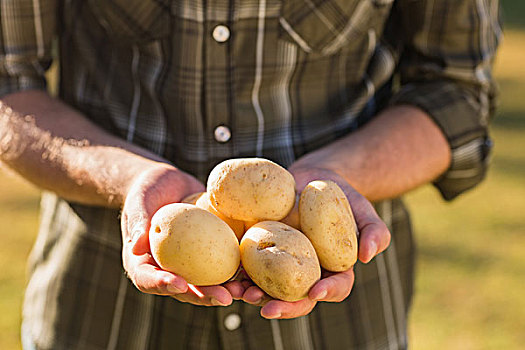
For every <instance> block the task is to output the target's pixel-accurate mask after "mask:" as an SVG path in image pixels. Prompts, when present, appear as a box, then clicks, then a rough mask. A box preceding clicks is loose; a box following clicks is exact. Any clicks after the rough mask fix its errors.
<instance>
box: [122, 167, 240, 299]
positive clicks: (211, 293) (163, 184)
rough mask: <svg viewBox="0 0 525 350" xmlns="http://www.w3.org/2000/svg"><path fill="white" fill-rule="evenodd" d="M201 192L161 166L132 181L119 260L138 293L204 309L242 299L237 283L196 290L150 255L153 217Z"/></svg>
mask: <svg viewBox="0 0 525 350" xmlns="http://www.w3.org/2000/svg"><path fill="white" fill-rule="evenodd" d="M204 190H205V189H204V186H203V184H202V183H200V182H199V181H198V180H197V179H195V178H194V177H193V176H191V175H189V174H187V173H185V172H182V171H180V170H178V169H176V168H174V167H171V166H169V165H165V164H160V163H159V164H158V165H155V166H152V167H151V168H149V169H146V170H144V171H143V172H142V173H141V174H139V175H138V176H137V178H136V179H135V180H134V181H133V184H132V185H131V186H130V188H129V191H128V194H127V196H126V200H125V202H124V207H123V209H122V217H121V228H122V238H123V247H122V259H123V265H124V269H125V271H126V273H127V275H128V277H129V278H130V280H131V281H132V282H133V284H135V286H136V287H137V288H138V289H139V290H140V291H142V292H144V293H148V294H156V295H165V296H171V297H173V298H175V299H177V300H180V301H182V302H187V303H192V304H196V305H207V306H217V305H229V304H231V303H232V299H240V298H241V297H242V294H243V292H244V288H243V286H242V284H241V283H240V282H238V281H232V282H228V283H225V284H224V285H219V286H207V287H198V288H195V287H193V286H192V285H188V283H187V282H186V281H185V280H184V279H183V278H182V277H180V276H177V275H176V274H174V273H171V272H169V271H165V270H162V269H161V268H160V267H159V266H158V264H157V263H156V262H155V259H154V258H153V256H152V254H151V250H150V244H149V228H150V222H151V218H152V217H153V214H155V212H156V211H157V210H158V209H160V208H161V207H163V206H164V205H167V204H170V203H176V202H180V201H181V200H182V199H183V198H184V197H186V196H188V195H190V194H193V193H196V192H202V191H204Z"/></svg>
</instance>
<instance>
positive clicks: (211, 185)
mask: <svg viewBox="0 0 525 350" xmlns="http://www.w3.org/2000/svg"><path fill="white" fill-rule="evenodd" d="M207 192H209V193H210V196H211V200H212V204H213V206H214V207H215V208H216V209H217V210H219V211H220V212H221V213H223V214H224V215H226V216H227V217H230V218H232V219H236V220H242V221H248V222H253V221H264V220H276V221H278V220H281V219H282V218H284V217H285V216H286V215H288V213H289V212H290V210H291V209H292V208H293V206H294V202H295V180H294V178H293V176H292V174H290V173H289V172H288V171H287V170H286V169H284V168H283V167H281V166H280V165H278V164H276V163H274V162H271V161H269V160H267V159H261V158H241V159H230V160H226V161H224V162H222V163H220V164H218V165H217V166H216V167H215V168H214V169H213V170H212V171H211V173H210V176H209V177H208V183H207Z"/></svg>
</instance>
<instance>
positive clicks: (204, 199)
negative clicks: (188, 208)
mask: <svg viewBox="0 0 525 350" xmlns="http://www.w3.org/2000/svg"><path fill="white" fill-rule="evenodd" d="M195 205H196V206H198V207H199V208H202V209H204V210H207V211H209V212H210V213H212V214H214V215H215V216H217V217H218V218H219V219H221V220H222V221H224V222H225V223H227V224H228V226H230V228H231V229H232V230H233V233H235V236H237V239H238V240H239V241H240V240H241V238H242V235H244V231H245V230H244V221H240V220H235V219H231V218H229V217H227V216H226V215H224V214H222V213H221V212H219V211H218V210H217V209H215V207H214V206H213V204H212V203H211V200H210V194H209V193H208V192H204V194H203V195H202V196H200V197H199V198H198V199H197V202H196V203H195Z"/></svg>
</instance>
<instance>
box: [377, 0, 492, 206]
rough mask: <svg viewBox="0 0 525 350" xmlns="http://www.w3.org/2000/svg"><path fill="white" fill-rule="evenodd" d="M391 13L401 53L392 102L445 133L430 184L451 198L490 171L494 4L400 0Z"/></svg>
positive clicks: (392, 34) (486, 1)
mask: <svg viewBox="0 0 525 350" xmlns="http://www.w3.org/2000/svg"><path fill="white" fill-rule="evenodd" d="M392 18H393V20H392V21H391V24H392V25H391V26H390V27H389V28H390V31H389V32H388V33H386V36H390V37H394V39H392V41H393V42H394V45H395V46H397V47H399V48H400V51H401V52H402V54H401V58H400V61H399V73H400V74H399V75H400V87H399V90H398V91H397V92H396V93H395V94H394V96H393V98H392V100H391V103H392V104H394V105H396V104H397V105H399V104H410V105H414V106H417V107H419V108H421V109H422V110H424V111H425V112H426V113H427V114H428V115H429V116H430V117H431V118H432V119H433V120H434V121H435V123H436V124H437V125H438V126H439V127H440V129H441V130H442V132H443V134H444V135H445V137H446V138H447V140H448V143H449V145H450V148H451V151H452V161H451V166H450V168H449V169H448V170H447V171H446V172H445V173H444V174H443V175H442V176H441V177H440V178H438V179H437V180H436V181H435V182H434V185H435V186H436V187H437V188H438V189H439V191H440V192H441V194H442V196H443V197H444V198H445V199H447V200H451V199H453V198H455V197H456V196H458V195H459V194H461V193H462V192H464V191H466V190H468V189H470V188H472V187H474V186H475V185H477V184H478V183H479V182H480V181H481V180H482V179H483V178H484V176H485V174H486V171H487V165H488V159H489V153H490V150H491V148H492V147H491V146H492V141H491V139H490V137H489V134H488V124H489V121H490V120H491V118H492V115H493V113H494V106H495V90H496V89H495V85H494V82H493V79H492V63H493V60H494V55H495V53H496V48H497V46H498V42H499V39H500V37H501V27H500V18H499V3H498V1H497V0H454V1H444V0H428V1H412V0H400V1H398V2H397V3H396V4H395V6H394V9H393V15H392ZM387 30H388V29H387ZM396 38H397V39H396Z"/></svg>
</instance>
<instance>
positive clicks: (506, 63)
mask: <svg viewBox="0 0 525 350" xmlns="http://www.w3.org/2000/svg"><path fill="white" fill-rule="evenodd" d="M502 5H503V9H504V12H503V16H504V20H505V38H504V40H503V43H502V46H501V50H500V51H499V55H498V58H497V62H496V70H495V75H496V78H497V80H498V82H499V85H500V99H499V101H500V103H499V109H498V113H497V115H496V118H495V119H494V122H493V127H492V136H493V138H494V140H495V151H494V154H493V160H492V168H491V170H490V172H489V174H488V177H487V179H486V180H485V181H484V182H483V183H482V184H481V185H480V186H478V187H477V188H476V189H475V190H473V191H471V192H468V193H466V194H464V195H462V196H461V197H460V198H458V199H457V200H455V201H453V202H452V203H445V202H443V201H442V200H441V199H440V197H439V195H438V194H437V192H436V191H435V190H434V189H433V188H432V187H430V186H425V187H423V188H420V189H418V190H416V191H414V192H412V193H410V194H409V195H407V197H406V198H407V203H408V205H409V207H410V208H411V210H412V219H413V222H414V226H415V231H416V242H417V245H418V264H417V280H416V296H415V300H414V303H413V305H412V313H411V317H410V326H409V338H410V343H409V344H411V347H412V348H413V349H425V350H427V349H462V350H465V349H523V348H524V346H525V345H524V344H525V297H524V296H523V293H524V290H525V288H524V287H525V64H524V61H525V1H523V0H502ZM38 206H39V191H38V190H37V189H36V188H34V187H32V186H31V185H29V184H27V183H25V182H24V181H23V180H21V179H19V178H17V177H16V176H14V175H12V174H10V173H9V172H8V171H7V169H5V168H2V167H1V165H0V229H1V230H0V231H1V233H0V234H1V237H0V238H1V240H2V243H1V244H0V310H1V312H0V349H6V350H11V349H20V348H21V346H20V340H19V338H20V336H19V333H20V332H19V330H20V322H21V305H22V297H23V290H24V285H25V262H26V258H27V256H28V254H29V251H30V249H31V245H32V243H33V240H34V238H35V237H36V233H37V223H38Z"/></svg>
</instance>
